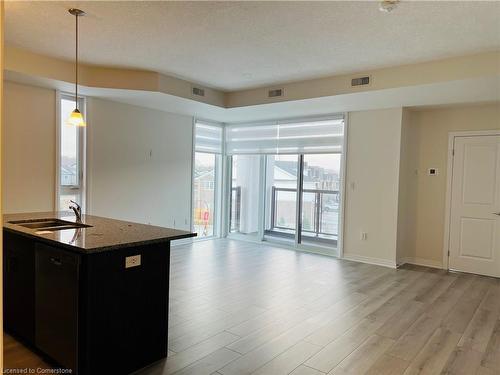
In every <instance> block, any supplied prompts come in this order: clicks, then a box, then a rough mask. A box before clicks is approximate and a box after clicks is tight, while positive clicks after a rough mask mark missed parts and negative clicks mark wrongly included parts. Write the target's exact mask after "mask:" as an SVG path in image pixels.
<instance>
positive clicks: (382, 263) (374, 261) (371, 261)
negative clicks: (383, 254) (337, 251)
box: [342, 253, 397, 268]
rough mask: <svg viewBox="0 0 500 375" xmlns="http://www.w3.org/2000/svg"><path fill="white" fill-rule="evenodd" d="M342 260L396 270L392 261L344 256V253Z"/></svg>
mask: <svg viewBox="0 0 500 375" xmlns="http://www.w3.org/2000/svg"><path fill="white" fill-rule="evenodd" d="M342 259H345V260H352V261H354V262H361V263H368V264H374V265H376V266H383V267H389V268H397V265H396V262H393V261H390V260H387V259H380V258H372V257H367V256H364V255H356V254H346V253H344V256H343V258H342Z"/></svg>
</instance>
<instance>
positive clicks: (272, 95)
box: [267, 89, 283, 98]
mask: <svg viewBox="0 0 500 375" xmlns="http://www.w3.org/2000/svg"><path fill="white" fill-rule="evenodd" d="M280 96H283V89H274V90H269V91H268V92H267V97H268V98H278V97H280Z"/></svg>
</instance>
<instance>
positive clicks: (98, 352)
mask: <svg viewBox="0 0 500 375" xmlns="http://www.w3.org/2000/svg"><path fill="white" fill-rule="evenodd" d="M3 234H4V240H3V243H4V253H3V257H4V320H5V330H6V331H7V332H9V333H11V334H12V335H14V336H15V337H17V338H18V339H20V340H21V341H23V342H24V343H25V344H27V345H28V346H30V347H32V348H35V349H36V350H37V351H39V352H41V353H42V354H43V355H45V356H46V357H48V358H49V359H51V360H52V361H53V362H54V363H55V364H56V365H58V366H61V367H63V368H67V369H71V370H72V371H73V373H77V374H92V375H97V374H117V375H118V374H128V373H131V372H133V371H135V370H137V369H140V368H142V367H144V366H147V365H149V364H151V363H153V362H155V361H158V360H160V359H162V358H165V357H166V356H167V340H168V293H169V264H170V242H171V241H172V240H177V239H182V238H188V237H193V236H195V234H193V233H190V232H186V231H180V230H175V229H169V228H162V227H157V226H151V225H144V224H137V223H131V222H126V221H120V220H114V219H108V218H102V217H97V216H90V215H83V216H82V221H81V223H79V222H76V220H75V217H74V216H73V215H72V214H70V213H67V212H64V213H63V212H45V213H26V214H12V215H4V228H3Z"/></svg>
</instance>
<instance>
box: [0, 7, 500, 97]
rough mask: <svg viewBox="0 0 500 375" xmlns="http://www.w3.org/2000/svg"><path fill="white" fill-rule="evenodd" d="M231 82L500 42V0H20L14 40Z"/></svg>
mask: <svg viewBox="0 0 500 375" xmlns="http://www.w3.org/2000/svg"><path fill="white" fill-rule="evenodd" d="M70 7H79V8H82V9H83V10H85V11H86V12H87V13H88V15H87V16H86V17H85V18H83V19H82V20H81V23H80V25H81V34H80V37H81V43H80V47H81V54H80V57H81V60H82V61H83V62H86V63H90V64H98V65H109V66H116V67H127V68H137V69H146V70H153V71H158V72H161V73H164V74H169V75H173V76H177V77H180V78H185V79H188V80H191V81H195V82H199V83H202V84H205V85H207V86H211V87H214V88H218V89H222V90H225V91H231V90H240V89H245V88H251V87H257V86H262V85H269V84H275V83H283V82H290V81H297V80H303V79H310V78H317V77H321V76H327V75H334V74H342V73H349V72H358V71H363V70H369V69H375V68H381V67H388V66H395V65H402V64H409V63H416V62H422V61H429V60H435V59H440V58H446V57H451V56H460V55H466V54H472V53H478V52H484V51H492V50H498V49H500V2H478V1H469V2H463V1H460V2H438V1H431V2H410V1H403V2H401V3H400V4H399V6H398V8H397V9H396V10H394V11H393V12H392V13H382V12H380V11H379V10H378V2H144V1H137V2H125V1H111V2H103V1H73V2H59V1H51V2H43V1H36V2H29V1H23V2H15V1H7V2H6V4H5V8H6V19H5V21H6V35H5V38H6V42H7V43H8V44H10V45H13V46H16V47H21V48H25V49H28V50H31V51H33V52H38V53H42V54H46V55H50V56H54V57H58V58H66V59H72V58H73V55H74V19H73V18H72V17H71V16H70V15H69V14H68V13H67V8H70Z"/></svg>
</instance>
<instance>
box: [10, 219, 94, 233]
mask: <svg viewBox="0 0 500 375" xmlns="http://www.w3.org/2000/svg"><path fill="white" fill-rule="evenodd" d="M9 224H16V225H19V226H21V227H24V228H28V229H38V230H45V231H56V230H64V229H75V228H88V227H91V226H92V225H87V224H82V223H75V222H72V221H66V220H61V219H54V218H48V219H30V220H15V221H9Z"/></svg>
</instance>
